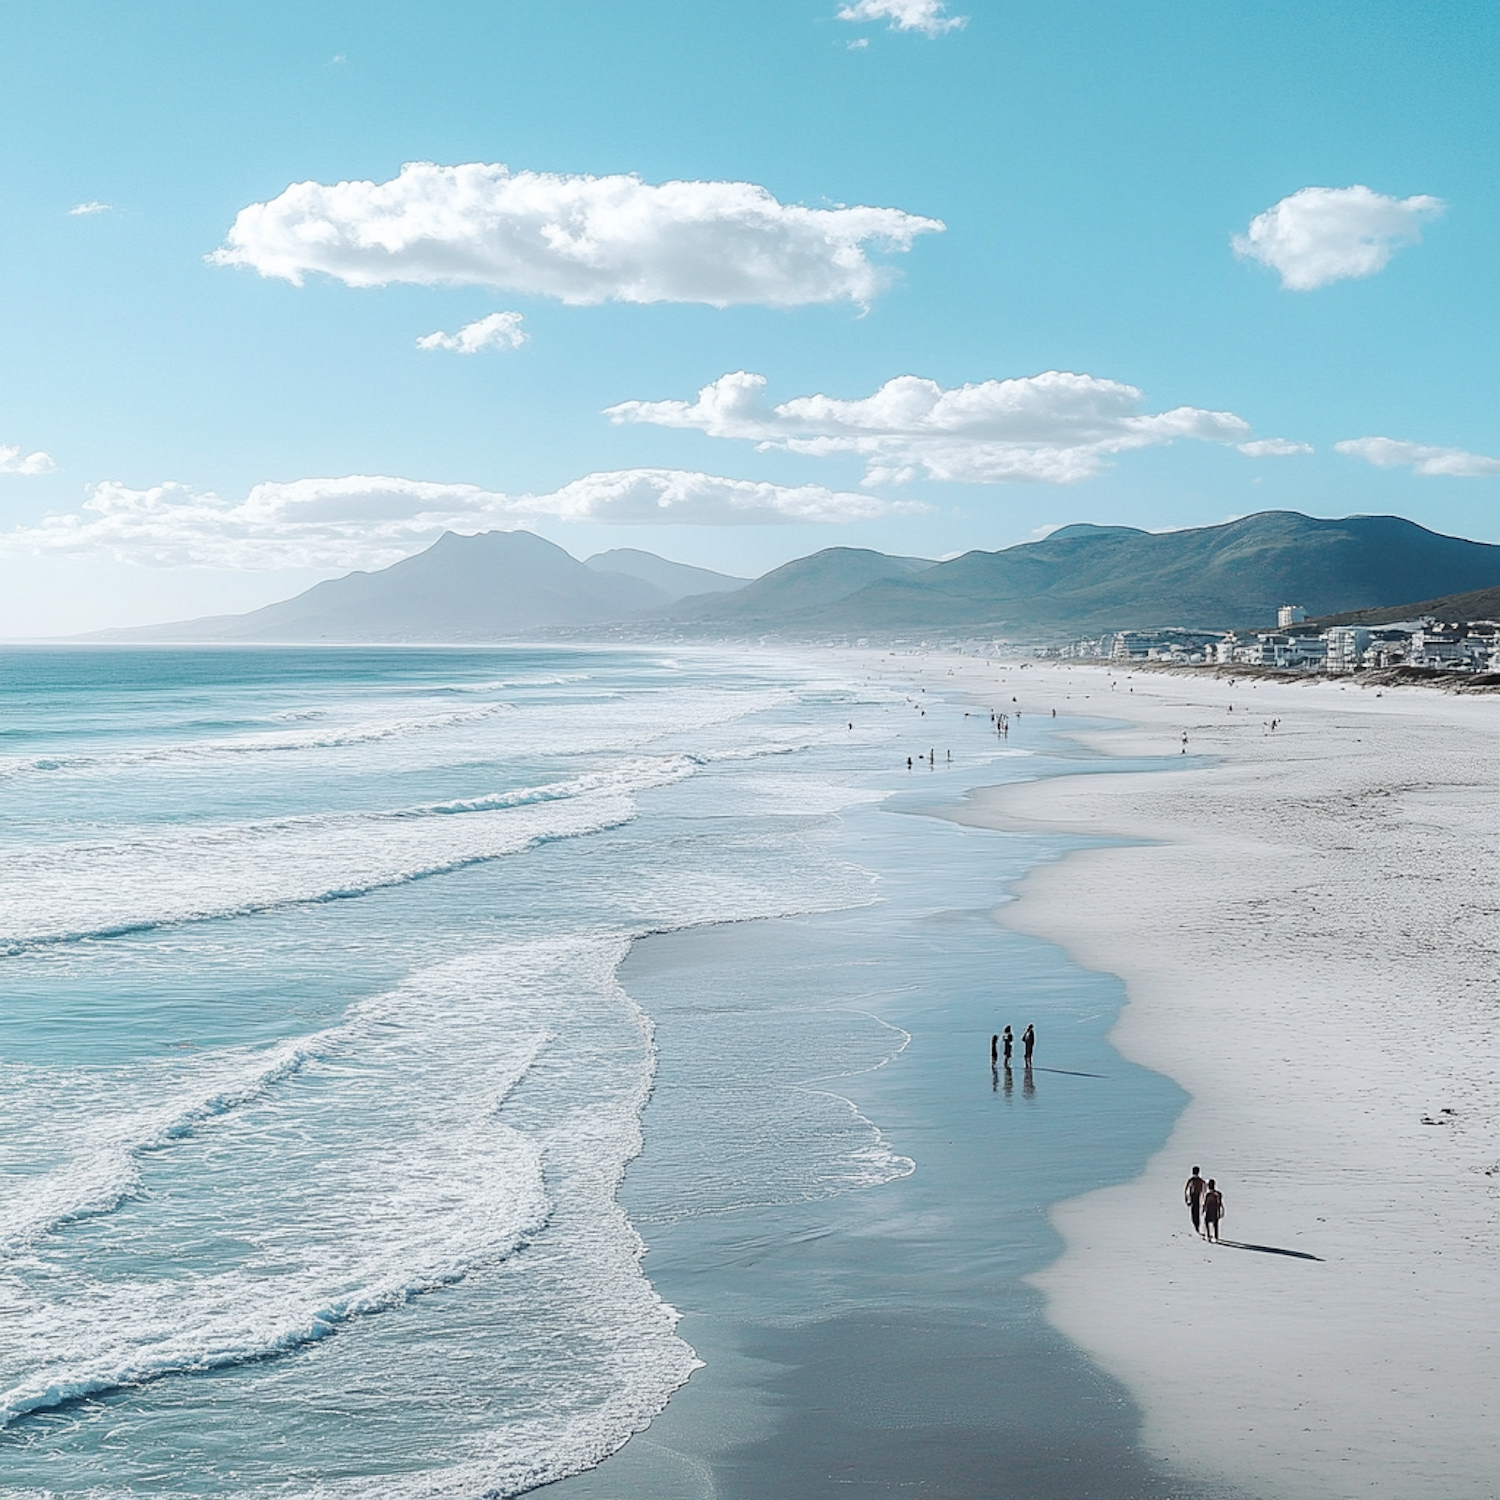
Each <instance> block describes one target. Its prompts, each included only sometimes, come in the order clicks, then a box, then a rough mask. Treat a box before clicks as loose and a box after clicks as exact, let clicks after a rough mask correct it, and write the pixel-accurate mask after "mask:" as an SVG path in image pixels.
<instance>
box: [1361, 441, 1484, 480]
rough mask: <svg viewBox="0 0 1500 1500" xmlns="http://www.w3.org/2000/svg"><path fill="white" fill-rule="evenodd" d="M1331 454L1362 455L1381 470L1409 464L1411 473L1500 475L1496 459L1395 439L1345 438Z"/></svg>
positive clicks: (1466, 476) (1460, 476)
mask: <svg viewBox="0 0 1500 1500" xmlns="http://www.w3.org/2000/svg"><path fill="white" fill-rule="evenodd" d="M1333 448H1334V452H1335V453H1346V454H1348V455H1349V457H1350V458H1362V459H1364V461H1365V462H1366V463H1370V464H1374V465H1375V466H1376V467H1377V468H1381V469H1399V468H1405V467H1407V466H1410V468H1411V471H1412V473H1414V474H1429V475H1442V476H1444V477H1446V478H1449V479H1482V478H1485V477H1487V476H1489V475H1491V474H1500V458H1490V457H1488V456H1486V455H1485V454H1483V453H1466V452H1465V451H1464V450H1463V449H1462V448H1434V447H1432V446H1430V445H1429V444H1427V443H1403V442H1401V441H1399V440H1398V439H1396V438H1386V437H1362V438H1347V439H1345V440H1344V441H1343V442H1342V443H1335V444H1334V445H1333Z"/></svg>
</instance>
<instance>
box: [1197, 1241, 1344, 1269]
mask: <svg viewBox="0 0 1500 1500" xmlns="http://www.w3.org/2000/svg"><path fill="white" fill-rule="evenodd" d="M1213 1243H1214V1244H1216V1245H1223V1246H1224V1248H1225V1249H1226V1250H1258V1251H1259V1252H1260V1253H1261V1254H1262V1255H1289V1256H1291V1258H1292V1259H1293V1260H1315V1261H1317V1262H1318V1263H1319V1264H1320V1265H1321V1264H1322V1263H1323V1257H1322V1256H1321V1255H1309V1254H1308V1253H1307V1251H1306V1250H1283V1249H1282V1248H1281V1247H1280V1246H1279V1245H1247V1244H1246V1243H1245V1242H1244V1240H1215V1241H1214V1242H1213Z"/></svg>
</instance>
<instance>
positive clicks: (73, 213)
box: [68, 200, 114, 219]
mask: <svg viewBox="0 0 1500 1500" xmlns="http://www.w3.org/2000/svg"><path fill="white" fill-rule="evenodd" d="M113 207H114V204H113V203H100V202H98V201H97V200H95V201H93V202H90V203H80V204H79V205H78V206H77V207H76V208H70V209H69V210H68V215H69V217H70V218H74V219H78V218H82V217H83V216H84V215H85V214H107V213H109V211H110V210H111V209H112V208H113Z"/></svg>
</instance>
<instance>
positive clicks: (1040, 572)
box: [78, 511, 1500, 644]
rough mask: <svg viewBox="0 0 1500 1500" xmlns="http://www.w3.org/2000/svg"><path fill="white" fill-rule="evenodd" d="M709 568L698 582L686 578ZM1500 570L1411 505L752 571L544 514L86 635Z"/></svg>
mask: <svg viewBox="0 0 1500 1500" xmlns="http://www.w3.org/2000/svg"><path fill="white" fill-rule="evenodd" d="M606 564H607V565H606ZM630 569H633V570H634V571H633V572H632V571H628V570H630ZM643 574H647V575H651V576H649V577H648V576H642V575H643ZM652 578H655V579H658V580H660V584H659V583H658V582H653V581H652ZM661 584H666V585H668V587H662V586H661ZM699 585H704V591H703V592H699V593H695V594H691V595H688V596H686V597H674V590H677V589H682V588H689V587H694V586H699ZM1497 587H1500V546H1496V545H1494V544H1491V543H1487V542H1474V541H1469V540H1466V539H1465V538H1462V537H1451V536H1444V535H1442V534H1441V533H1438V532H1434V531H1429V530H1428V529H1427V528H1425V527H1422V526H1419V525H1417V524H1416V523H1415V522H1412V521H1407V520H1405V519H1403V518H1402V517H1399V516H1349V517H1344V518H1342V519H1339V520H1321V519H1315V518H1313V517H1309V516H1305V515H1302V514H1300V513H1299V512H1296V511H1261V512H1258V513H1257V514H1255V515H1252V516H1245V517H1240V518H1238V519H1236V520H1233V521H1228V522H1223V523H1220V524H1218V525H1215V526H1207V527H1190V528H1184V529H1182V530H1178V531H1169V532H1148V531H1142V530H1138V529H1136V528H1134V527H1127V526H1094V525H1090V524H1088V523H1079V524H1076V525H1072V526H1065V527H1061V528H1059V529H1058V530H1057V531H1054V532H1052V533H1051V534H1050V535H1048V536H1046V537H1043V538H1041V539H1040V540H1038V541H1034V542H1024V543H1020V544H1018V545H1017V546H1014V547H1008V548H1004V549H1002V550H1000V551H995V552H986V551H982V550H974V551H970V552H966V553H963V554H962V555H960V556H958V557H955V558H950V559H949V560H947V561H946V562H934V561H932V560H930V559H927V558H916V557H899V556H892V555H889V554H886V553H882V552H875V551H872V550H870V549H868V548H860V547H828V548H824V549H823V550H821V551H819V552H815V553H812V554H810V555H809V556H807V557H802V558H797V559H795V560H793V561H792V562H789V563H785V564H783V565H782V566H781V567H779V568H774V569H772V570H771V571H770V572H769V573H767V574H765V575H764V576H763V577H761V578H757V579H754V580H751V581H749V582H743V581H741V580H737V579H733V578H731V577H729V575H727V574H719V573H714V572H712V571H711V570H708V569H695V568H690V567H688V566H687V565H686V564H681V563H673V562H670V561H668V560H667V559H665V558H659V557H657V556H656V555H655V554H654V553H646V552H640V551H638V550H637V549H633V548H619V549H615V551H613V552H609V553H598V554H595V556H594V557H592V558H590V559H589V561H588V562H579V561H578V560H577V559H575V558H574V557H572V556H571V554H569V553H568V552H566V551H564V550H563V549H562V548H561V547H558V546H557V545H555V544H554V543H552V542H549V541H547V540H545V539H544V538H542V537H540V536H537V535H536V534H535V533H533V532H527V531H505V532H482V533H480V534H478V535H476V536H458V535H456V534H454V533H452V532H448V533H445V534H444V535H443V536H442V537H441V538H439V540H438V541H437V542H435V543H434V544H433V545H432V546H431V547H429V548H427V549H426V550H425V551H423V552H420V553H417V554H415V555H414V556H412V557H408V558H404V559H403V560H402V561H400V562H398V563H395V564H392V565H391V566H390V567H388V568H384V569H381V570H379V571H378V572H373V573H364V572H355V573H350V574H347V575H346V576H345V577H343V578H338V579H330V580H327V581H326V582H323V583H319V584H316V585H314V586H313V587H312V588H310V589H308V590H306V591H305V592H304V593H302V594H299V595H297V596H296V597H295V598H292V599H288V600H283V601H281V602H279V603H277V604H272V605H267V606H265V607H264V608H263V609H259V610H253V611H251V612H250V613H248V614H244V615H223V616H208V617H205V618H203V619H200V620H192V621H180V622H175V623H173V624H168V625H159V626H146V627H135V628H131V629H127V630H115V631H102V632H94V633H93V634H92V635H90V636H87V637H79V638H78V639H87V640H95V641H101V640H103V641H121V642H124V641H141V642H145V641H154V642H163V643H170V642H180V643H188V642H201V643H208V644H212V643H221V644H230V643H235V642H243V643H246V644H249V643H252V642H278V641H279V642H293V641H295V642H300V643H308V644H313V643H318V642H328V643H335V642H338V643H345V642H347V643H359V642H370V643H372V644H378V643H384V642H392V643H399V642H407V641H410V642H413V643H416V642H428V643H437V642H454V643H464V642H478V641H495V640H507V639H516V638H518V637H522V636H527V635H535V634H538V633H543V634H545V633H548V632H557V631H564V632H569V633H572V634H574V635H576V634H577V633H578V632H580V631H590V630H596V629H604V628H606V627H607V628H608V629H609V631H610V633H611V634H613V635H615V636H623V637H626V638H628V637H629V636H630V635H632V634H633V635H637V636H641V635H655V636H660V635H661V634H663V633H668V634H673V635H678V636H684V637H688V638H693V637H697V638H702V639H708V638H725V637H738V638H743V637H746V636H761V635H773V636H774V635H780V636H785V637H788V638H796V639H817V638H829V637H840V638H847V637H849V636H852V635H865V636H870V635H875V636H880V635H890V636H897V635H911V634H914V633H915V634H934V633H935V634H945V633H946V634H956V635H965V636H975V635H992V636H998V637H1003V638H1006V639H1010V640H1016V641H1024V640H1028V639H1030V640H1037V641H1044V640H1056V639H1059V638H1062V637H1066V636H1068V635H1073V636H1081V635H1087V634H1091V633H1096V632H1099V631H1105V630H1127V629H1153V628H1161V627H1163V626H1172V625H1176V626H1185V627H1190V628H1199V629H1211V630H1220V629H1242V628H1248V629H1254V628H1267V627H1269V626H1271V625H1272V624H1273V623H1274V620H1275V616H1276V610H1277V607H1278V606H1279V605H1281V604H1299V605H1301V606H1303V607H1304V608H1305V609H1306V610H1307V613H1308V615H1309V617H1311V618H1313V619H1318V618H1332V617H1334V616H1339V617H1343V616H1345V615H1347V614H1349V612H1351V611H1353V612H1360V611H1364V612H1369V611H1372V610H1376V611H1378V610H1389V609H1392V608H1394V609H1396V610H1398V611H1405V612H1413V611H1418V612H1430V607H1431V606H1432V605H1434V604H1435V603H1437V602H1442V601H1446V600H1448V599H1451V598H1453V597H1455V596H1467V595H1468V594H1469V593H1472V592H1474V591H1476V590H1478V591H1483V590H1487V589H1495V588H1497ZM1392 599H1397V600H1400V599H1418V600H1425V601H1427V604H1426V605H1397V606H1392V605H1391V603H1390V601H1391V600H1392ZM1398 617H1399V615H1398Z"/></svg>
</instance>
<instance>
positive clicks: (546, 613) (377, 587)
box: [90, 531, 696, 642]
mask: <svg viewBox="0 0 1500 1500" xmlns="http://www.w3.org/2000/svg"><path fill="white" fill-rule="evenodd" d="M693 571H696V570H693ZM672 597H673V596H672V595H671V594H670V593H668V591H666V590H664V589H660V588H657V587H656V586H655V585H654V584H651V583H648V582H646V580H645V579H643V578H637V577H631V576H629V575H627V574H625V573H622V572H607V573H602V572H596V571H595V570H594V569H593V568H587V567H585V566H584V565H583V564H582V563H581V562H579V561H578V560H577V559H576V558H574V557H572V556H570V555H569V554H568V553H567V552H564V551H563V549H562V548H561V547H558V546H554V545H553V544H552V543H551V542H549V541H546V540H544V539H543V538H542V537H539V536H537V535H535V533H533V532H530V531H487V532H484V533H482V534H481V535H479V536H457V535H455V534H454V533H453V532H451V531H450V532H447V533H445V534H444V535H443V536H441V537H440V538H439V539H438V540H437V541H436V542H434V543H433V544H432V546H430V547H429V548H428V549H427V550H426V551H425V552H419V553H417V555H416V556H415V557H408V558H403V559H402V561H400V562H398V563H394V564H393V565H392V566H391V567H389V568H383V569H381V570H380V571H379V572H376V573H350V574H348V575H347V576H346V577H344V578H334V579H330V580H329V581H328V582H326V583H319V584H315V585H314V586H313V587H312V588H310V589H308V590H307V592H306V593H303V594H298V595H297V596H296V598H294V599H287V600H284V601H283V602H282V603H280V604H268V605H267V606H266V607H265V608H264V609H257V610H252V611H251V612H250V613H249V614H245V615H218V616H213V617H211V618H208V619H203V620H187V621H183V622H181V623H178V624H174V625H155V626H143V627H141V628H138V629H134V630H112V631H101V632H98V633H96V634H95V635H93V636H92V637H90V639H93V640H113V641H125V640H134V641H223V642H230V641H244V642H251V641H305V642H313V641H338V642H355V641H370V642H405V641H491V640H498V639H503V638H505V637H507V636H518V635H526V634H529V633H530V632H532V631H536V630H543V629H546V628H548V627H551V626H559V625H562V626H569V625H572V626H577V625H595V624H602V623H603V622H605V621H607V620H619V619H622V618H624V617H627V616H630V615H635V614H639V613H640V612H641V611H643V610H649V611H653V612H659V611H660V610H661V609H662V608H663V607H664V606H666V605H667V604H669V603H670V602H671V599H672Z"/></svg>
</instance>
